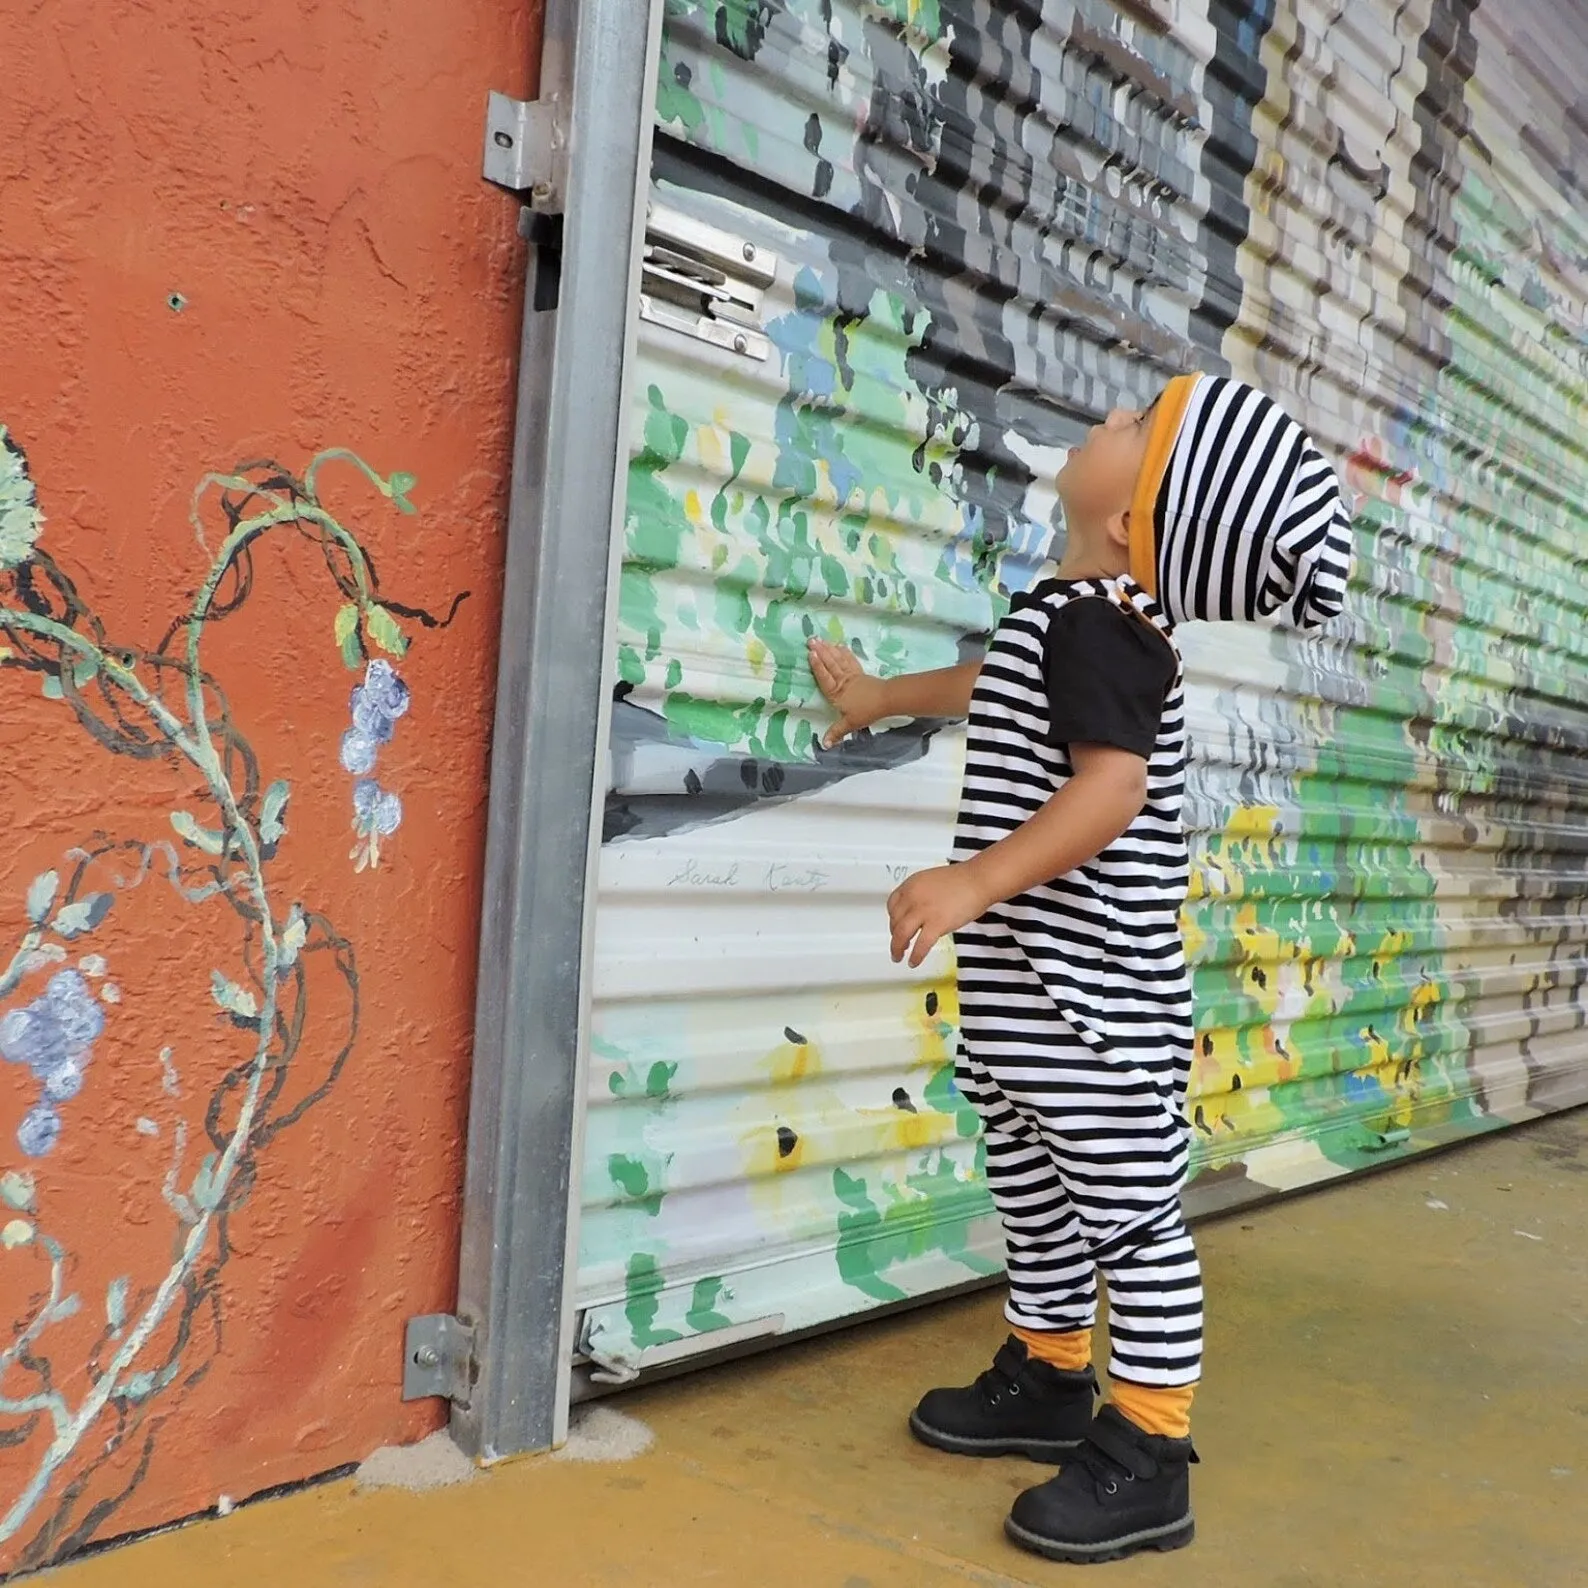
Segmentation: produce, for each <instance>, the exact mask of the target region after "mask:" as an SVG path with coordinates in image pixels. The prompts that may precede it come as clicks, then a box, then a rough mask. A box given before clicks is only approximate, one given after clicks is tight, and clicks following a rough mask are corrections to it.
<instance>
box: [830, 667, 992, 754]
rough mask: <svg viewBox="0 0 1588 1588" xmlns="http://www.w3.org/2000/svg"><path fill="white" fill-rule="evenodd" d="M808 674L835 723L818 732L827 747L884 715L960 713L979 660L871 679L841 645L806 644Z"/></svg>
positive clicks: (967, 708) (965, 710) (965, 706)
mask: <svg viewBox="0 0 1588 1588" xmlns="http://www.w3.org/2000/svg"><path fill="white" fill-rule="evenodd" d="M810 658H811V673H812V674H813V675H814V677H815V679H816V687H817V688H818V689H820V690H821V692H822V694H823V695H825V696H826V697H827V699H828V701H829V702H830V703H831V705H832V707H833V709H834V710H835V711H837V713H838V721H837V722H835V723H834V724H833V726H832V727H831V728H829V729H828V730H827V732H826V733H825V734H824V735H823V736H822V744H823V745H824V746H825V747H826V748H827V749H829V750H830V749H832V747H833V746H834V745H835V744H837V743H838V742H839V741H840V740H841V739H844V738H847V737H848V736H849V735H850V734H851V733H859V732H860V730H861V729H862V728H869V727H870V726H871V725H872V723H874V722H880V721H881V720H882V719H883V718H884V717H964V716H967V715H968V714H969V712H970V692H971V690H973V689H974V688H975V687H976V677H977V675H978V674H979V673H980V672H981V663H980V662H962V663H961V664H960V665H959V666H958V667H940V668H937V669H936V670H935V671H933V672H930V673H901V674H900V675H899V676H898V677H897V678H874V677H873V676H872V675H871V674H870V673H868V672H867V671H866V670H865V669H864V668H863V667H862V666H861V665H860V662H859V659H858V658H857V657H856V656H855V653H854V652H853V651H851V650H850V649H849V648H848V646H845V645H830V644H828V642H827V641H826V640H812V641H811V642H810Z"/></svg>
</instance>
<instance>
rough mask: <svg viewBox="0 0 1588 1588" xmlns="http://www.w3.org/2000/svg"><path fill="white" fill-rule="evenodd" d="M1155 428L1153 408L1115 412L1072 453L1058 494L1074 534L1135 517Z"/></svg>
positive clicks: (1091, 431) (1105, 527)
mask: <svg viewBox="0 0 1588 1588" xmlns="http://www.w3.org/2000/svg"><path fill="white" fill-rule="evenodd" d="M1151 428H1152V408H1150V407H1149V408H1141V409H1137V408H1116V409H1115V410H1114V411H1113V413H1111V414H1110V415H1109V416H1108V418H1107V419H1105V420H1104V421H1103V422H1102V424H1100V425H1093V426H1092V428H1091V430H1090V431H1089V432H1088V433H1087V437H1086V440H1085V441H1083V442H1082V443H1081V444H1080V446H1078V447H1077V448H1075V450H1074V451H1073V452H1071V454H1070V455H1069V458H1068V459H1067V460H1066V461H1065V464H1064V467H1063V468H1062V469H1060V470H1059V478H1058V489H1059V497H1060V499H1061V500H1062V501H1063V503H1064V516H1065V520H1066V522H1067V523H1068V524H1069V525H1070V527H1071V529H1072V530H1073V529H1076V528H1081V529H1085V530H1101V529H1107V528H1111V527H1113V525H1114V523H1115V521H1116V520H1123V518H1124V516H1125V515H1126V514H1128V513H1129V512H1130V502H1131V497H1132V495H1133V494H1134V493H1135V489H1136V479H1137V476H1138V475H1140V473H1141V469H1142V464H1143V463H1144V462H1145V461H1146V457H1147V439H1148V435H1149V433H1150V431H1151Z"/></svg>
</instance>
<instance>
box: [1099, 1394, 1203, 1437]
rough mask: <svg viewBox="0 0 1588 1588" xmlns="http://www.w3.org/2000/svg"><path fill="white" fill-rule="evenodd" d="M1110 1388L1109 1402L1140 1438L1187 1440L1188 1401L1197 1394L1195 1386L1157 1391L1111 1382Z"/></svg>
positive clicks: (1189, 1409)
mask: <svg viewBox="0 0 1588 1588" xmlns="http://www.w3.org/2000/svg"><path fill="white" fill-rule="evenodd" d="M1111 1388H1112V1393H1111V1394H1110V1396H1109V1399H1110V1400H1111V1401H1112V1402H1113V1403H1114V1405H1115V1406H1117V1407H1118V1408H1119V1410H1120V1411H1122V1412H1123V1413H1124V1414H1125V1416H1127V1417H1128V1418H1129V1419H1130V1420H1131V1421H1132V1422H1133V1423H1134V1424H1135V1425H1136V1426H1137V1427H1138V1428H1139V1429H1141V1431H1142V1432H1143V1433H1144V1434H1161V1435H1162V1436H1163V1437H1164V1438H1165V1439H1189V1438H1190V1437H1191V1397H1192V1396H1193V1395H1195V1394H1196V1392H1197V1387H1196V1385H1195V1384H1187V1385H1184V1386H1183V1387H1182V1388H1179V1389H1161V1388H1156V1387H1154V1386H1151V1385H1147V1384H1126V1383H1124V1382H1122V1381H1121V1380H1119V1379H1115V1380H1114V1382H1113V1385H1112V1386H1111Z"/></svg>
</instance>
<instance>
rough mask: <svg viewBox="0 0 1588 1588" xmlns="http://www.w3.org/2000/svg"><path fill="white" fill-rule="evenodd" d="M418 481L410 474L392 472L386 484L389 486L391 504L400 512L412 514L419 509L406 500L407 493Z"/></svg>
mask: <svg viewBox="0 0 1588 1588" xmlns="http://www.w3.org/2000/svg"><path fill="white" fill-rule="evenodd" d="M418 483H419V481H418V480H416V479H415V478H414V476H413V475H411V474H394V475H392V477H391V479H390V481H389V482H388V485H389V487H390V492H391V499H392V505H393V506H394V507H395V508H396V509H397V511H398V512H400V513H408V514H410V515H411V514H413V513H417V512H418V511H419V509H418V508H416V507H415V506H414V504H413V503H412V502H410V501H409V500H408V493H409V492H410V491H411V490H412V489H413V488H414V487H415V486H416V485H417V484H418Z"/></svg>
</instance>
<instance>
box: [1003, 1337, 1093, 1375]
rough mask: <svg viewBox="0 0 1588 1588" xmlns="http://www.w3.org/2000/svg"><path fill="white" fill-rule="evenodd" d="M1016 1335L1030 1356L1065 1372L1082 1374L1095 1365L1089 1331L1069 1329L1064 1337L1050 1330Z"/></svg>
mask: <svg viewBox="0 0 1588 1588" xmlns="http://www.w3.org/2000/svg"><path fill="white" fill-rule="evenodd" d="M1014 1336H1015V1339H1017V1340H1019V1341H1020V1342H1021V1343H1022V1344H1023V1345H1024V1346H1025V1348H1026V1351H1027V1354H1028V1355H1030V1356H1032V1357H1033V1358H1035V1359H1036V1360H1037V1361H1038V1362H1046V1363H1047V1364H1048V1365H1049V1366H1050V1367H1057V1368H1062V1369H1063V1370H1064V1371H1065V1372H1066V1373H1079V1372H1081V1371H1082V1370H1083V1369H1085V1368H1088V1367H1090V1366H1091V1364H1092V1331H1091V1330H1090V1329H1070V1330H1067V1331H1066V1332H1065V1333H1063V1334H1057V1333H1055V1332H1054V1331H1052V1330H1050V1329H1016V1330H1015V1331H1014Z"/></svg>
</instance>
